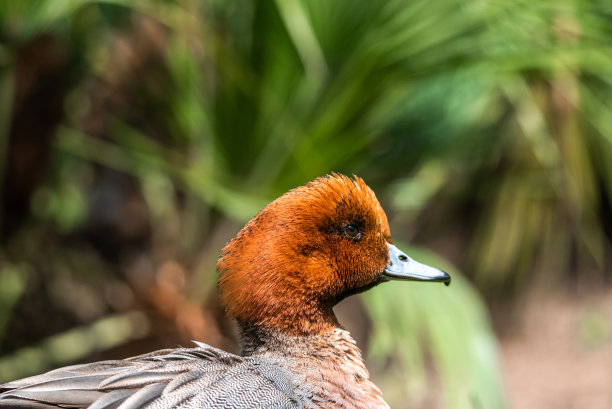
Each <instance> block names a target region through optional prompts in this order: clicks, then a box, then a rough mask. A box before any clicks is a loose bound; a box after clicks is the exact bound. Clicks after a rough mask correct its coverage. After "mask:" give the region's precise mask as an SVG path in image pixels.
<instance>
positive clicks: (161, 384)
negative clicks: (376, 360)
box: [0, 173, 450, 409]
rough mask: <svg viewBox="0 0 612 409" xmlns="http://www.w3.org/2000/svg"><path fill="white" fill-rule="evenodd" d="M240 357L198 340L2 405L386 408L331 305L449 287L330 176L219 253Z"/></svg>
mask: <svg viewBox="0 0 612 409" xmlns="http://www.w3.org/2000/svg"><path fill="white" fill-rule="evenodd" d="M217 271H218V273H219V279H218V289H219V297H220V302H221V303H222V305H223V306H224V308H225V310H226V312H227V314H228V316H229V317H231V318H233V319H234V320H235V321H236V322H237V326H238V328H239V333H240V338H241V352H240V354H239V355H236V354H232V353H229V352H225V351H223V350H220V349H217V348H214V347H212V346H209V345H207V344H204V343H200V342H195V346H193V347H187V348H175V349H165V350H160V351H155V352H151V353H147V354H144V355H139V356H136V357H132V358H127V359H121V360H109V361H100V362H94V363H86V364H79V365H73V366H67V367H63V368H59V369H55V370H52V371H50V372H47V373H44V374H41V375H36V376H32V377H29V378H25V379H21V380H15V381H12V382H9V383H6V384H4V385H0V408H8V407H11V408H15V407H27V408H57V407H61V408H89V409H110V408H120V409H131V408H151V409H158V408H199V409H201V408H236V409H242V408H244V409H246V408H257V409H260V408H326V409H340V408H363V409H373V408H389V406H388V404H387V403H386V402H385V401H384V399H383V397H382V393H381V390H380V389H379V388H378V387H377V386H376V385H375V384H374V383H373V382H372V380H371V379H370V376H369V373H368V370H367V368H366V366H365V362H364V359H363V358H362V355H361V352H360V349H359V348H358V347H357V345H356V343H355V341H354V340H353V338H352V337H351V335H350V333H349V332H348V331H346V330H345V329H343V328H342V326H341V325H340V324H339V322H338V320H337V318H336V316H335V314H334V311H333V307H334V306H335V305H336V304H337V303H338V302H340V301H342V300H343V299H344V298H346V297H348V296H351V295H354V294H357V293H361V292H363V291H366V290H369V289H371V288H373V287H375V286H377V285H379V284H381V283H385V282H388V281H393V280H412V281H425V282H443V283H445V284H446V285H448V284H449V283H450V276H449V275H448V274H446V273H445V272H443V271H441V270H439V269H436V268H433V267H430V266H427V265H425V264H421V263H419V262H417V261H415V260H413V259H412V258H410V257H409V256H408V255H406V254H405V253H404V252H402V251H401V250H400V249H399V248H398V247H396V246H395V245H394V244H393V241H392V240H391V234H390V230H389V224H388V221H387V217H386V215H385V212H384V211H383V209H382V207H381V205H380V203H379V201H378V200H377V198H376V196H375V194H374V192H373V191H372V189H370V188H369V187H368V186H367V185H366V183H365V182H364V181H363V179H361V178H359V177H358V176H355V175H353V177H348V176H344V175H341V174H337V173H332V174H329V175H327V176H323V177H319V178H317V179H315V180H313V181H311V182H308V183H307V184H305V185H303V186H300V187H297V188H294V189H292V190H290V191H289V192H287V193H285V194H283V195H282V196H280V197H279V198H277V199H276V200H274V201H272V202H271V203H269V204H268V205H267V206H266V207H264V208H263V209H262V210H261V211H260V212H259V213H258V214H257V215H256V216H255V217H254V218H253V219H252V220H250V221H249V222H248V223H247V224H246V225H245V226H244V228H243V229H242V230H241V231H240V232H239V233H238V234H237V235H236V236H235V237H234V238H233V239H231V240H230V241H229V242H228V243H227V244H226V245H225V247H224V248H223V250H222V252H221V256H220V258H219V259H218V262H217Z"/></svg>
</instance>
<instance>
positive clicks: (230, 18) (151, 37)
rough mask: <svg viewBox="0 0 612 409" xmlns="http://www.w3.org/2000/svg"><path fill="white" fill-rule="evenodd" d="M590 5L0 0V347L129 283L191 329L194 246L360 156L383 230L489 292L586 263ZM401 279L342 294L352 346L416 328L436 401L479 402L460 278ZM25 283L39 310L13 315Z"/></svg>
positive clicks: (601, 42) (595, 268)
mask: <svg viewBox="0 0 612 409" xmlns="http://www.w3.org/2000/svg"><path fill="white" fill-rule="evenodd" d="M608 3H609V2H606V1H604V0H602V1H596V0H589V1H575V0H561V1H549V0H543V1H535V2H534V1H526V0H510V1H470V2H467V1H461V0H411V1H406V0H390V1H367V2H366V1H360V2H354V1H347V0H335V1H325V0H311V1H305V0H277V1H261V2H256V1H249V0H240V1H239V0H236V1H214V0H209V1H196V0H138V1H126V0H108V1H94V0H53V1H50V0H46V1H45V0H42V1H41V0H20V1H7V2H2V3H0V106H1V107H2V109H1V110H0V164H2V165H3V166H0V183H1V184H2V185H1V186H0V187H1V188H2V197H1V199H2V213H1V214H0V228H1V229H2V242H1V245H2V248H1V249H0V274H1V275H0V286H1V288H2V290H0V291H3V296H2V300H3V301H2V304H1V306H2V310H1V311H0V328H2V327H3V325H4V323H5V322H6V323H8V324H7V325H9V327H8V328H10V331H11V332H6V331H5V332H3V333H2V335H0V337H1V338H0V339H2V341H1V344H0V348H1V349H0V350H3V351H6V353H8V352H11V351H14V350H16V349H17V348H18V347H19V346H21V344H22V343H28V342H36V341H37V340H39V339H41V338H43V337H45V336H48V335H50V334H49V333H56V332H59V331H67V330H69V329H70V328H72V327H76V326H79V325H82V324H83V323H91V322H93V321H92V320H95V319H100V318H102V317H104V316H105V315H107V314H109V313H112V312H117V311H119V312H121V311H126V310H130V309H132V308H135V307H136V306H137V305H145V306H147V307H148V308H150V309H151V310H153V311H155V312H156V314H158V315H161V316H162V317H163V318H165V319H168V320H169V321H170V322H172V323H174V324H175V325H176V328H175V329H176V330H177V331H179V330H180V331H183V332H182V334H183V335H184V338H187V339H188V337H190V336H191V337H193V336H195V335H201V334H202V333H203V332H202V331H203V330H202V328H201V326H200V327H198V326H196V327H194V326H193V324H181V323H182V322H183V321H182V318H181V317H183V316H189V317H191V318H193V317H194V316H195V317H197V318H198V320H199V321H198V320H195V321H194V320H193V319H192V320H190V321H189V322H201V323H202V326H204V327H206V328H210V326H211V325H213V324H212V322H214V320H213V319H212V318H211V316H210V314H209V315H207V314H208V313H206V312H198V313H195V312H193V311H192V309H190V306H191V305H192V303H195V304H197V305H199V306H200V307H201V304H202V303H203V302H207V301H206V300H209V299H211V297H212V295H213V294H214V282H215V274H214V261H215V259H216V256H217V254H218V253H217V252H218V250H219V248H220V247H221V246H222V245H223V243H224V242H225V241H226V240H227V239H228V238H229V237H231V235H232V234H233V233H235V232H236V231H237V229H238V228H239V226H240V224H241V223H243V222H244V221H246V220H248V219H249V218H250V217H251V216H252V215H253V214H254V213H255V212H256V211H257V210H258V209H260V208H261V207H263V206H264V205H265V203H267V202H268V201H269V200H271V199H273V198H274V197H276V196H278V195H279V194H281V193H283V192H285V191H286V190H288V189H289V188H292V187H295V186H297V185H300V184H303V183H304V182H306V181H308V180H311V179H313V178H315V177H317V176H320V175H323V174H326V173H328V172H330V171H339V172H343V173H347V174H351V173H355V174H359V175H360V176H362V177H364V178H365V179H366V181H367V182H368V183H369V184H370V185H371V186H372V187H373V188H374V190H375V191H376V192H377V194H378V195H379V198H380V199H381V201H382V202H383V205H384V206H385V208H386V209H387V212H388V215H389V217H390V221H391V225H392V229H393V232H394V236H395V237H396V238H399V239H402V240H411V241H414V242H416V243H419V244H421V245H423V246H428V247H432V248H434V249H436V250H437V251H438V252H439V253H440V254H444V255H445V256H446V257H447V258H448V259H450V260H451V261H452V262H453V263H454V264H455V265H457V266H459V268H460V269H461V270H462V271H464V272H465V273H466V276H467V277H468V278H469V279H470V280H471V282H472V283H473V284H474V285H475V286H476V287H477V288H478V289H480V290H481V291H482V293H483V295H484V296H485V298H487V299H488V300H489V301H494V302H497V301H498V300H500V299H503V300H506V301H507V302H509V303H511V302H512V300H514V299H515V297H516V296H517V295H519V294H521V293H522V292H523V291H524V290H525V289H526V288H527V287H528V286H531V285H533V284H534V283H546V284H555V285H556V286H564V285H574V286H575V285H577V284H580V283H590V285H594V286H597V285H600V284H602V283H606V282H607V280H609V277H610V271H611V267H610V266H611V265H612V256H611V254H612V252H611V251H610V250H611V249H610V238H611V237H612V205H611V201H610V197H612V125H611V124H612V122H610V119H609V118H610V117H611V114H612V112H611V111H612V8H610V5H609V4H608ZM16 266H19V267H16ZM17 270H19V271H23V273H22V274H21V275H19V276H16V275H15V274H14V272H15V271H17ZM26 272H27V273H26ZM187 272H188V273H187ZM17 277H18V278H17ZM26 277H27V278H26ZM168 278H172V279H173V280H174V281H173V280H168ZM176 280H178V282H180V283H182V284H172V283H176ZM5 282H6V283H11V285H10V286H9V285H7V286H4V285H3V284H2V283H5ZM126 283H127V284H129V285H126ZM407 287H409V288H408V289H405V288H404V286H401V287H397V286H396V287H394V288H385V287H383V288H380V289H376V290H374V291H373V292H371V293H369V294H368V295H367V296H366V297H365V298H364V300H365V302H366V304H367V306H368V311H369V314H370V316H371V318H372V320H373V322H374V326H375V328H376V329H377V330H376V331H375V332H374V334H375V335H374V338H373V339H372V343H373V344H372V348H373V354H374V355H375V356H376V357H378V358H379V359H380V360H383V361H384V357H385V356H386V357H387V358H389V357H399V358H401V359H399V361H400V362H396V363H395V364H394V365H392V369H393V371H394V372H393V373H394V374H402V373H403V374H406V373H408V374H409V375H414V378H415V379H417V380H418V379H424V375H423V374H424V373H425V370H426V367H427V363H426V360H424V359H423V355H422V353H423V349H422V347H423V345H421V344H420V343H419V339H420V338H419V337H420V335H417V334H416V333H415V331H419V332H418V333H419V334H423V333H424V334H425V335H424V336H425V337H426V338H425V339H427V340H428V341H427V345H429V346H430V349H429V351H430V353H431V354H432V356H433V358H434V359H433V361H434V363H435V366H436V368H437V369H438V372H439V374H440V377H441V379H442V381H443V387H444V390H445V392H446V395H445V396H446V398H445V402H446V404H447V405H448V407H452V408H460V407H475V408H478V407H486V408H493V407H504V405H505V404H504V399H503V392H502V390H501V382H500V381H499V375H498V373H497V371H498V368H497V363H496V362H495V353H494V346H493V341H492V339H491V332H490V329H489V326H488V323H487V319H486V318H485V316H484V314H485V313H484V307H483V306H482V304H481V303H480V301H479V295H478V294H477V293H476V292H474V291H473V289H471V287H470V284H468V282H467V281H464V280H463V279H461V278H459V279H458V285H456V286H453V287H451V288H450V289H444V288H435V289H430V288H424V287H423V288H421V286H414V287H413V286H407ZM67 289H74V291H72V292H70V293H71V294H73V295H72V296H71V297H65V294H66V291H67ZM94 290H95V291H94ZM445 290H446V291H445ZM399 291H402V293H399ZM4 292H7V293H10V294H9V295H7V296H6V297H5V296H4ZM41 294H42V296H41ZM44 294H48V295H46V296H45V295H44ZM54 294H55V295H54ZM58 294H59V295H58ZM79 294H81V295H79ZM82 294H87V295H86V296H85V295H82ZM118 294H119V295H118ZM20 295H21V296H22V298H21V300H22V301H21V303H20V304H19V303H18V304H17V306H16V307H15V309H13V304H14V303H15V302H18V301H17V300H18V298H19V297H20ZM35 299H36V300H40V302H41V303H43V302H44V303H49V304H51V305H57V308H51V309H50V310H51V311H54V312H57V311H60V312H61V314H60V315H59V317H61V318H62V319H60V318H58V319H57V320H56V321H58V320H59V321H61V322H62V323H63V324H62V323H58V324H54V325H53V328H49V329H47V330H42V329H41V330H40V331H39V333H37V334H33V332H34V327H35V322H34V321H35V320H34V321H30V322H32V323H31V324H29V325H25V328H24V326H22V327H20V326H19V322H20V321H24V320H25V317H31V316H33V317H36V316H39V315H40V312H38V313H37V312H36V311H40V309H39V310H37V309H36V308H37V306H36V303H35V302H34V300H35ZM5 300H6V301H5ZM389 300H392V301H396V303H395V302H392V303H389ZM383 301H384V302H383ZM443 307H444V308H443ZM391 308H397V309H398V311H400V312H398V311H396V312H394V313H393V312H391V311H390V310H389V309H391ZM28 309H32V311H29V310H28ZM202 310H204V309H202ZM11 311H15V312H14V313H13V312H11ZM185 311H188V312H185ZM197 311H200V309H197ZM24 314H25V315H24ZM28 314H30V315H28ZM151 314H153V313H151ZM193 314H195V315H193ZM198 314H199V315H198ZM211 314H212V315H214V313H211ZM11 317H13V319H12V324H11ZM205 323H206V325H204V324H205ZM45 324H46V325H50V324H49V323H48V322H47V323H45ZM11 325H12V327H11ZM42 326H44V325H41V327H42ZM221 327H222V325H221ZM20 328H21V332H20V331H19V329H20ZM194 328H195V329H194ZM222 329H223V328H221V329H220V330H219V331H220V332H221V333H223V332H224V331H223V330H222ZM152 331H155V329H152ZM423 331H424V332H423ZM209 332H210V330H209ZM9 333H11V334H12V336H11V337H8V334H9ZM19 333H22V334H23V335H22V336H23V337H24V338H23V339H21V338H18V337H17V335H16V334H19ZM209 336H210V334H209ZM131 338H133V336H132V335H129V334H128V335H126V340H128V339H131ZM398 345H402V346H404V345H409V347H406V348H402V349H401V350H399V351H398V350H397V348H398ZM419 373H420V374H421V375H419ZM397 379H404V376H403V375H398V376H397ZM403 386H405V385H400V386H398V388H399V389H398V390H403V389H402V387H403ZM398 396H401V394H398ZM466 396H468V397H467V398H466ZM397 399H398V400H397V402H391V403H392V406H394V407H396V406H399V405H400V404H401V398H400V397H398V398H397ZM394 403H395V405H393V404H394Z"/></svg>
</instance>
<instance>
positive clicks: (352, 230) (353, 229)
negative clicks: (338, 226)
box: [344, 224, 361, 239]
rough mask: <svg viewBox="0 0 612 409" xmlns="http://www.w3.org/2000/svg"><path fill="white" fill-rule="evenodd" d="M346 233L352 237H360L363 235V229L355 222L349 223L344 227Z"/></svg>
mask: <svg viewBox="0 0 612 409" xmlns="http://www.w3.org/2000/svg"><path fill="white" fill-rule="evenodd" d="M344 234H346V236H347V237H348V238H350V239H358V238H360V237H361V231H359V229H358V228H357V226H355V225H354V224H348V225H347V226H346V227H345V228H344Z"/></svg>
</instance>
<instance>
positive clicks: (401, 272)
mask: <svg viewBox="0 0 612 409" xmlns="http://www.w3.org/2000/svg"><path fill="white" fill-rule="evenodd" d="M387 246H388V247H389V264H387V266H386V267H385V269H384V270H383V274H382V275H383V277H384V278H386V279H387V280H413V281H441V282H443V283H444V284H445V285H449V284H450V281H451V278H450V276H449V275H448V274H446V273H445V272H444V271H442V270H438V269H437V268H433V267H429V266H426V265H425V264H421V263H419V262H418V261H415V260H413V259H411V258H410V257H408V256H407V255H406V254H404V253H403V252H402V251H401V250H400V249H398V248H397V247H395V246H394V245H393V244H390V243H387Z"/></svg>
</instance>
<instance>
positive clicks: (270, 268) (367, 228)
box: [217, 174, 450, 335]
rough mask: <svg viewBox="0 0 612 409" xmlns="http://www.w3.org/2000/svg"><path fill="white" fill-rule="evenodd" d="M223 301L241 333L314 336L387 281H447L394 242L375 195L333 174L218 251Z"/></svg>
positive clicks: (264, 214) (276, 205)
mask: <svg viewBox="0 0 612 409" xmlns="http://www.w3.org/2000/svg"><path fill="white" fill-rule="evenodd" d="M217 269H218V271H219V272H220V273H221V278H220V279H219V289H220V297H221V302H222V304H223V305H224V306H225V308H226V309H227V311H228V314H229V315H230V316H232V317H233V318H235V319H236V320H237V321H238V322H239V324H240V325H241V326H242V327H243V328H244V327H263V328H267V329H270V330H273V331H280V332H284V333H288V334H291V335H314V334H320V333H322V332H326V331H329V330H331V329H333V328H336V327H337V326H338V322H337V321H336V317H335V315H334V313H333V310H332V307H333V306H334V305H335V304H336V303H338V302H339V301H340V300H342V299H343V298H345V297H347V296H349V295H352V294H355V293H358V292H361V291H364V290H367V289H369V288H371V287H374V286H375V285H377V284H380V283H382V282H384V281H389V280H418V281H442V282H445V283H449V282H450V277H449V276H448V274H446V273H444V272H442V271H440V270H438V269H435V268H432V267H428V266H425V265H423V264H420V263H418V262H416V261H414V260H412V259H411V258H410V257H408V256H407V255H406V254H404V253H403V252H402V251H401V250H399V249H398V248H397V247H396V246H395V245H394V244H393V242H392V240H391V233H390V231H389V224H388V222H387V216H386V215H385V212H384V211H383V209H382V207H381V206H380V203H379V202H378V200H377V199H376V196H375V195H374V192H373V191H372V190H371V189H370V188H369V187H368V186H367V185H366V184H365V182H364V181H363V180H362V179H360V178H358V177H354V178H353V179H351V178H348V177H346V176H343V175H338V174H332V175H329V176H326V177H321V178H318V179H316V180H314V181H312V182H310V183H308V184H306V185H304V186H301V187H298V188H296V189H293V190H291V191H289V192H288V193H285V194H284V195H283V196H281V197H280V198H278V199H276V200H275V201H273V202H272V203H270V204H269V205H268V206H266V207H265V208H264V209H263V210H261V211H260V212H259V213H258V214H257V215H256V216H255V217H254V218H253V219H252V220H251V221H250V222H249V223H247V225H246V226H245V227H244V228H243V229H242V230H241V231H240V233H238V235H237V236H236V237H235V238H233V239H232V240H231V241H230V242H229V243H228V244H227V245H226V246H225V247H224V249H223V252H222V255H221V258H220V259H219V261H218V263H217Z"/></svg>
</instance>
